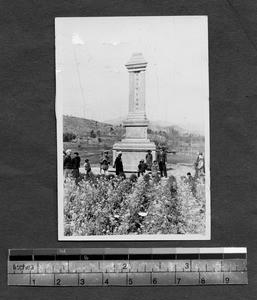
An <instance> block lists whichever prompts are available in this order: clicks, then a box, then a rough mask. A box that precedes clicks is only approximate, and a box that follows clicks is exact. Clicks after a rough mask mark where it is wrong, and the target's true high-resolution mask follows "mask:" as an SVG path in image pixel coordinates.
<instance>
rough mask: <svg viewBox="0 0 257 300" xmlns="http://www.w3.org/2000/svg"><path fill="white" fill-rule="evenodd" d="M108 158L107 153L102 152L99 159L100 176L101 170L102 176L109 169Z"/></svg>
mask: <svg viewBox="0 0 257 300" xmlns="http://www.w3.org/2000/svg"><path fill="white" fill-rule="evenodd" d="M110 163H111V162H110V158H109V155H108V151H104V154H103V156H102V157H101V159H100V174H102V170H103V172H104V174H106V172H107V171H108V169H109V164H110Z"/></svg>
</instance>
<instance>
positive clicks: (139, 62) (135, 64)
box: [125, 52, 147, 72]
mask: <svg viewBox="0 0 257 300" xmlns="http://www.w3.org/2000/svg"><path fill="white" fill-rule="evenodd" d="M146 66H147V61H146V60H145V58H144V56H143V54H142V53H141V52H137V53H134V54H133V55H132V56H131V58H130V60H129V61H128V62H127V63H126V64H125V67H126V68H127V69H128V71H129V72H140V71H145V69H146Z"/></svg>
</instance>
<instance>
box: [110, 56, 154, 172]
mask: <svg viewBox="0 0 257 300" xmlns="http://www.w3.org/2000/svg"><path fill="white" fill-rule="evenodd" d="M125 66H126V68H127V70H128V72H129V111H128V115H127V118H126V120H125V121H124V122H123V126H124V127H125V128H126V135H125V139H123V140H122V141H121V142H119V143H116V144H114V146H113V158H114V159H115V158H116V156H117V154H116V152H117V151H121V152H122V158H123V166H124V171H125V172H126V171H127V172H136V171H137V166H138V163H139V161H140V160H141V159H145V155H146V153H147V151H148V150H151V151H152V154H153V157H154V158H155V152H156V146H155V144H154V143H153V142H150V140H149V139H148V138H147V127H148V124H149V121H148V120H147V118H146V112H145V71H146V66H147V62H146V60H145V59H144V57H143V55H142V53H134V54H133V55H132V57H131V59H130V60H129V61H128V63H127V64H126V65H125Z"/></svg>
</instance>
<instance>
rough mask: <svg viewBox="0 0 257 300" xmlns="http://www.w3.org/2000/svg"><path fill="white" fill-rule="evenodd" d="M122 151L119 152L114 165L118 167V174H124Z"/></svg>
mask: <svg viewBox="0 0 257 300" xmlns="http://www.w3.org/2000/svg"><path fill="white" fill-rule="evenodd" d="M121 156H122V153H121V152H119V154H118V156H117V157H116V159H115V162H114V165H113V167H114V168H116V175H118V176H119V175H122V174H124V173H123V163H122V159H121Z"/></svg>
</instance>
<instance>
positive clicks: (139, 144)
mask: <svg viewBox="0 0 257 300" xmlns="http://www.w3.org/2000/svg"><path fill="white" fill-rule="evenodd" d="M148 150H151V151H152V155H153V160H155V159H156V146H155V143H153V142H150V140H149V139H138V140H137V139H123V140H122V141H121V142H118V143H115V144H114V145H113V163H114V161H115V159H116V157H117V156H118V152H120V151H121V152H122V162H123V169H124V173H126V172H128V173H131V172H135V173H137V171H138V164H139V162H140V160H141V159H143V160H144V161H145V156H146V154H147V151H148Z"/></svg>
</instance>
